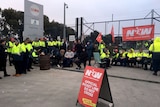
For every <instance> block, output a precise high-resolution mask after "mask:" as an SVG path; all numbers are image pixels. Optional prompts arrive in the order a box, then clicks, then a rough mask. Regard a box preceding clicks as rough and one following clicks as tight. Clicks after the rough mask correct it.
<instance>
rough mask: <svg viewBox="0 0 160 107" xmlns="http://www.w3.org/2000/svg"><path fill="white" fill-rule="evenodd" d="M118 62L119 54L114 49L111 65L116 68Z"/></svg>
mask: <svg viewBox="0 0 160 107" xmlns="http://www.w3.org/2000/svg"><path fill="white" fill-rule="evenodd" d="M118 62H120V54H119V51H118V49H114V51H113V55H112V62H111V65H115V66H116V65H117V63H118ZM113 63H114V64H113Z"/></svg>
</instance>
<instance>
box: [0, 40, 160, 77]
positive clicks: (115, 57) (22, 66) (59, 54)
mask: <svg viewBox="0 0 160 107" xmlns="http://www.w3.org/2000/svg"><path fill="white" fill-rule="evenodd" d="M67 47H68V44H67V43H66V42H65V41H64V42H61V41H59V40H56V39H50V40H45V39H44V38H40V39H38V38H36V39H35V40H34V41H32V40H30V39H29V38H26V39H25V40H24V41H23V42H22V43H20V42H19V40H16V39H15V38H10V40H9V41H6V40H4V39H1V40H0V70H1V71H4V77H6V76H10V75H9V74H7V71H6V62H7V54H8V56H9V65H10V66H12V65H14V67H15V74H14V76H16V77H19V76H20V75H21V74H27V72H29V71H30V70H31V69H33V68H32V63H33V62H34V63H38V58H39V56H40V55H45V54H49V55H50V57H51V59H52V61H51V62H52V65H54V64H55V65H58V67H59V66H60V65H61V66H62V67H67V66H70V65H72V66H73V62H75V64H76V65H77V69H80V68H81V63H83V64H84V67H85V66H86V62H87V61H89V65H91V57H92V53H93V48H94V47H93V44H91V42H87V43H86V45H82V43H81V42H80V41H78V42H76V43H75V44H73V48H72V49H71V48H70V47H69V48H67ZM98 50H99V53H100V59H101V61H102V62H106V63H105V67H107V68H108V67H110V66H111V65H120V66H129V67H136V66H137V65H138V66H139V65H140V64H141V65H142V66H141V67H142V68H143V69H145V70H147V69H148V65H150V70H153V71H154V73H153V75H157V72H158V70H159V65H160V38H159V37H157V38H155V40H154V42H153V44H151V45H150V47H149V51H148V52H143V50H142V49H139V51H138V52H135V51H134V49H133V48H131V49H129V50H128V51H126V50H125V49H122V50H119V49H114V50H113V53H112V54H111V53H110V51H109V49H107V47H106V45H105V43H104V42H103V41H101V42H100V43H99V46H98ZM60 61H62V63H61V64H60ZM0 79H1V77H0Z"/></svg>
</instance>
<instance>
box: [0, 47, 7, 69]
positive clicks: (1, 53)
mask: <svg viewBox="0 0 160 107" xmlns="http://www.w3.org/2000/svg"><path fill="white" fill-rule="evenodd" d="M6 61H7V53H6V52H5V46H3V45H0V67H5V66H6Z"/></svg>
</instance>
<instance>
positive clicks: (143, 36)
mask: <svg viewBox="0 0 160 107" xmlns="http://www.w3.org/2000/svg"><path fill="white" fill-rule="evenodd" d="M152 38H154V25H145V26H135V27H125V28H123V37H122V40H123V41H139V40H150V39H152Z"/></svg>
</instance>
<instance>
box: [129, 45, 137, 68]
mask: <svg viewBox="0 0 160 107" xmlns="http://www.w3.org/2000/svg"><path fill="white" fill-rule="evenodd" d="M127 64H128V66H131V67H132V66H133V64H134V67H135V66H136V54H135V52H134V49H133V48H131V49H130V50H129V52H128V54H127Z"/></svg>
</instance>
